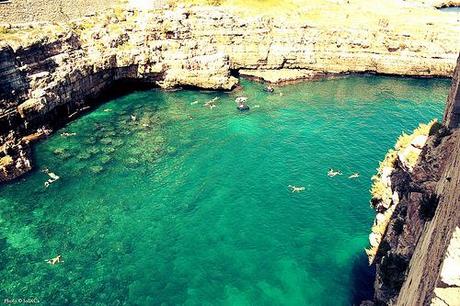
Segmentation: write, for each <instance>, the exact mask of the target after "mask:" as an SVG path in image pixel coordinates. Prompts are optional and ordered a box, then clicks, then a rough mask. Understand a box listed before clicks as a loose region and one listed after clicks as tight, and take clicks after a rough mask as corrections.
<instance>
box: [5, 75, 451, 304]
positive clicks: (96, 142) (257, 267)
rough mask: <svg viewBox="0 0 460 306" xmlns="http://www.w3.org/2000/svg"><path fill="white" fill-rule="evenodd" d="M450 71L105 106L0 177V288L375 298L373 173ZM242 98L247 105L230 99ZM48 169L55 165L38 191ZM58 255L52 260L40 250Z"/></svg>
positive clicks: (111, 295)
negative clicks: (5, 180) (370, 250)
mask: <svg viewBox="0 0 460 306" xmlns="http://www.w3.org/2000/svg"><path fill="white" fill-rule="evenodd" d="M449 83H450V82H449V81H448V80H436V79H434V80H426V79H425V80H420V79H419V80H417V79H404V78H390V77H376V76H369V77H364V76H363V77H349V78H344V79H336V80H324V81H318V82H310V83H299V84H294V85H287V86H283V87H277V88H276V91H275V93H273V94H268V93H265V92H263V91H262V89H263V85H262V84H259V83H255V82H251V81H247V80H242V85H243V89H242V90H240V91H234V92H232V93H216V92H201V91H188V90H184V91H177V92H164V91H160V90H150V91H142V92H134V93H132V94H129V95H126V96H123V97H121V98H117V99H114V100H112V101H109V102H107V103H105V104H102V105H101V106H100V107H98V108H97V109H96V110H94V111H93V112H91V113H89V114H87V115H85V116H83V117H81V118H79V119H78V120H76V121H75V122H72V123H70V124H69V125H68V126H66V127H64V128H63V129H62V130H59V131H57V132H56V133H55V134H54V135H53V136H52V137H50V138H49V139H47V140H45V141H42V142H41V143H39V144H38V145H37V146H36V148H35V153H34V154H35V157H36V161H35V165H36V170H35V171H34V172H32V173H31V174H30V175H28V176H27V177H25V178H23V179H21V180H18V181H16V182H13V183H11V184H8V185H6V186H2V187H0V298H1V299H2V300H4V299H5V298H9V299H14V298H16V299H19V298H36V299H38V300H39V301H40V302H41V303H42V304H44V305H351V304H353V303H355V302H356V301H357V300H358V299H359V298H362V297H366V296H368V295H369V294H372V292H370V291H369V288H370V287H371V286H372V284H371V283H370V282H371V281H372V280H371V279H370V278H371V277H372V275H371V273H370V270H369V269H368V268H367V265H366V258H365V256H364V252H363V249H364V248H365V247H366V246H367V236H368V233H369V228H370V225H371V223H372V220H373V215H374V214H373V212H372V210H371V209H370V207H369V204H368V201H369V193H368V190H369V187H370V177H371V176H372V175H373V174H374V172H375V168H376V167H377V166H378V161H379V160H381V159H382V157H383V156H384V154H385V152H386V151H387V149H388V148H389V147H391V146H392V145H393V144H394V142H395V139H396V137H397V136H398V135H399V134H400V133H401V132H402V131H409V130H411V129H413V128H415V127H416V126H417V125H418V123H419V122H421V121H424V122H426V121H428V120H430V119H432V118H434V117H438V118H440V117H441V115H442V111H443V108H444V103H445V100H446V96H447V92H448V87H449ZM280 93H282V95H280ZM239 95H245V96H247V97H248V98H249V100H248V103H249V105H250V106H251V107H252V108H251V111H250V112H247V113H239V112H237V111H236V109H235V103H234V99H235V98H236V97H237V96H239ZM214 97H218V98H219V99H218V100H217V103H216V104H217V107H216V108H214V109H208V108H205V107H203V103H205V102H206V101H208V100H210V99H213V98H214ZM194 101H198V103H193V102H194ZM131 115H134V116H135V117H136V120H135V121H133V120H132V119H131ZM63 132H67V133H76V135H74V136H68V137H65V136H61V135H60V134H61V133H63ZM44 168H48V169H50V171H52V172H54V173H56V174H57V175H59V176H60V177H61V179H60V180H58V181H56V182H55V183H53V184H51V185H50V186H49V187H48V188H45V186H44V182H45V181H46V180H47V179H48V176H47V175H46V174H45V173H43V172H41V171H40V170H43V169H44ZM329 168H334V169H340V170H341V171H342V172H343V173H344V175H342V176H337V177H334V178H329V177H327V175H326V173H327V171H328V169H329ZM352 172H360V173H361V177H359V178H358V179H354V180H351V179H348V178H347V177H348V175H350V174H351V173H352ZM288 185H296V186H304V187H305V191H303V192H300V193H292V192H290V190H289V189H288ZM58 254H60V255H62V257H63V260H64V262H63V263H60V264H58V265H55V266H51V265H49V264H47V263H46V262H45V260H46V259H48V258H52V257H54V256H56V255H58Z"/></svg>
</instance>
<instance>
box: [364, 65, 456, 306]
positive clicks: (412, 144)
mask: <svg viewBox="0 0 460 306" xmlns="http://www.w3.org/2000/svg"><path fill="white" fill-rule="evenodd" d="M459 74H460V57H459V59H458V61H457V68H456V69H455V72H454V76H453V79H452V87H451V90H450V93H449V97H448V99H447V105H446V110H445V114H444V118H443V122H442V125H440V124H437V123H433V124H432V125H430V126H429V127H430V128H429V130H427V134H428V135H427V136H428V137H426V139H422V138H423V137H422V138H420V135H419V136H416V135H414V136H413V137H412V138H410V140H411V141H409V143H408V145H407V146H406V149H403V150H399V151H398V148H399V147H398V145H397V146H396V151H393V152H392V153H391V154H388V155H387V158H386V162H385V164H391V163H388V161H389V160H391V157H394V160H393V164H392V166H390V167H388V169H389V170H388V169H387V170H384V171H380V172H379V174H378V175H377V176H376V181H375V182H374V185H375V184H379V186H383V187H382V188H381V189H384V188H387V189H388V190H387V191H385V192H380V194H387V195H388V196H387V197H385V196H383V197H380V198H379V197H378V196H376V195H374V199H373V205H374V206H375V207H376V210H377V211H378V212H379V213H378V215H377V218H376V221H375V225H374V227H373V229H374V228H378V229H380V233H379V232H378V231H377V230H373V233H372V234H371V236H370V240H371V245H372V246H373V248H371V249H370V250H368V255H369V257H370V260H371V262H372V261H373V262H374V263H375V264H376V271H377V272H376V280H375V296H374V304H375V305H388V304H392V305H407V306H410V305H460V256H459V254H460V241H459V240H460V239H459V238H460V237H459V236H460V210H459V208H460V129H459V128H458V127H459V115H460V91H459V82H460V77H459ZM417 139H418V140H417ZM420 139H422V141H420ZM400 142H401V141H398V143H400ZM420 145H421V146H420ZM417 146H420V147H421V149H418V150H419V151H417V150H415V148H416V147H417ZM407 148H410V150H412V152H416V153H415V154H418V155H416V158H415V160H416V162H415V165H413V166H410V162H408V161H409V159H408V154H405V152H406V151H407ZM408 165H409V166H408ZM375 190H377V188H375ZM379 190H380V189H379ZM376 194H377V193H376ZM385 198H386V200H385ZM387 212H390V213H387ZM385 213H387V215H389V218H385V216H386V215H385ZM382 229H383V230H382Z"/></svg>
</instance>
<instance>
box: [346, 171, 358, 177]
mask: <svg viewBox="0 0 460 306" xmlns="http://www.w3.org/2000/svg"><path fill="white" fill-rule="evenodd" d="M358 177H359V172H355V173H353V174H352V175H350V176H349V177H348V178H349V179H354V178H358Z"/></svg>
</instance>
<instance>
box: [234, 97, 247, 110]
mask: <svg viewBox="0 0 460 306" xmlns="http://www.w3.org/2000/svg"><path fill="white" fill-rule="evenodd" d="M247 100H248V98H247V97H238V98H236V99H235V102H236V104H237V106H236V109H238V110H239V111H247V110H249V106H248V105H247V104H246V101H247Z"/></svg>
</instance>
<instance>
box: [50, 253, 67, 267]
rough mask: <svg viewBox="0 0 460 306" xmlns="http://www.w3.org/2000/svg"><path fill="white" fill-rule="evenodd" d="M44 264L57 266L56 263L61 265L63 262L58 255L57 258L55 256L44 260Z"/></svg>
mask: <svg viewBox="0 0 460 306" xmlns="http://www.w3.org/2000/svg"><path fill="white" fill-rule="evenodd" d="M46 262H47V263H49V264H50V265H53V266H54V265H55V264H58V263H61V262H64V261H63V260H62V256H61V255H58V256H56V257H54V258H51V259H48V260H46Z"/></svg>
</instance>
